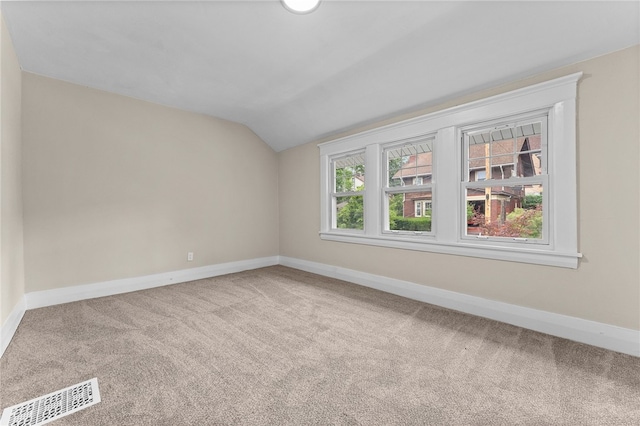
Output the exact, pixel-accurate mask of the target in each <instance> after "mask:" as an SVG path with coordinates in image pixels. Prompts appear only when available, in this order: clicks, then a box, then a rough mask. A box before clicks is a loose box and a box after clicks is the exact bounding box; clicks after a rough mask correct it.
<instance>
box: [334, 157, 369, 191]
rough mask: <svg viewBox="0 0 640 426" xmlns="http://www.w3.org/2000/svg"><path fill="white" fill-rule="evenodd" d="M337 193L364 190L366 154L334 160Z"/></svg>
mask: <svg viewBox="0 0 640 426" xmlns="http://www.w3.org/2000/svg"><path fill="white" fill-rule="evenodd" d="M333 164H334V170H335V176H334V187H335V192H353V191H363V190H364V153H360V154H355V155H351V156H349V157H343V158H338V159H335V160H333Z"/></svg>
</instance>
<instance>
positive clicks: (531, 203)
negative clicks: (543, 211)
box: [522, 194, 542, 209]
mask: <svg viewBox="0 0 640 426" xmlns="http://www.w3.org/2000/svg"><path fill="white" fill-rule="evenodd" d="M539 205H542V194H540V195H525V197H524V200H523V201H522V208H523V209H535V208H536V207H538V206H539Z"/></svg>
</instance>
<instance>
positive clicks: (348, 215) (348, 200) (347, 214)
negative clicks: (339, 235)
mask: <svg viewBox="0 0 640 426" xmlns="http://www.w3.org/2000/svg"><path fill="white" fill-rule="evenodd" d="M363 201H364V200H363V198H362V195H352V196H346V197H336V211H335V212H334V214H335V215H336V224H337V227H338V228H340V229H364V208H363V207H364V205H363Z"/></svg>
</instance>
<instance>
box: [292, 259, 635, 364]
mask: <svg viewBox="0 0 640 426" xmlns="http://www.w3.org/2000/svg"><path fill="white" fill-rule="evenodd" d="M280 264H281V265H283V266H288V267H290V268H295V269H300V270H302V271H306V272H311V273H314V274H318V275H323V276H326V277H331V278H336V279H340V280H344V281H348V282H351V283H354V284H359V285H362V286H365V287H370V288H374V289H376V290H381V291H384V292H386V293H391V294H396V295H398V296H403V297H406V298H409V299H413V300H418V301H421V302H425V303H430V304H432V305H437V306H442V307H444V308H449V309H453V310H456V311H460V312H464V313H468V314H472V315H477V316H480V317H483V318H489V319H492V320H496V321H500V322H503V323H507V324H511V325H515V326H518V327H523V328H526V329H529V330H534V331H539V332H541V333H545V334H550V335H552V336H557V337H562V338H565V339H568V340H573V341H576V342H580V343H586V344H588V345H592V346H597V347H600V348H604V349H609V350H612V351H616V352H621V353H625V354H628V355H633V356H637V357H640V331H638V330H632V329H628V328H623V327H617V326H614V325H609V324H604V323H600V322H596V321H590V320H586V319H582V318H576V317H571V316H567V315H561V314H556V313H553V312H547V311H541V310H538V309H532V308H526V307H523V306H518V305H512V304H509V303H504V302H498V301H495V300H489V299H484V298H481V297H477V296H470V295H467V294H462V293H456V292H453V291H449V290H443V289H439V288H434V287H429V286H426V285H421V284H416V283H412V282H409V281H402V280H397V279H394V278H388V277H383V276H380V275H374V274H369V273H366V272H360V271H356V270H353V269H347V268H341V267H337V266H331V265H325V264H322V263H316V262H310V261H307V260H301V259H295V258H291V257H286V256H280Z"/></svg>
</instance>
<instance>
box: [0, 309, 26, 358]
mask: <svg viewBox="0 0 640 426" xmlns="http://www.w3.org/2000/svg"><path fill="white" fill-rule="evenodd" d="M26 310H27V305H26V302H25V297H24V296H22V297H21V298H20V300H19V301H18V303H16V306H15V307H14V308H13V310H12V311H11V313H10V314H9V316H8V317H7V319H6V320H5V322H4V324H2V327H1V328H0V357H2V355H3V354H4V351H5V350H6V349H7V347H8V346H9V343H11V339H13V335H14V334H16V330H18V326H19V325H20V321H22V317H23V316H24V313H25V311H26Z"/></svg>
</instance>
